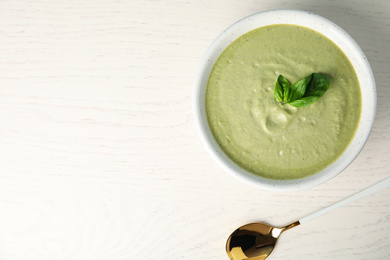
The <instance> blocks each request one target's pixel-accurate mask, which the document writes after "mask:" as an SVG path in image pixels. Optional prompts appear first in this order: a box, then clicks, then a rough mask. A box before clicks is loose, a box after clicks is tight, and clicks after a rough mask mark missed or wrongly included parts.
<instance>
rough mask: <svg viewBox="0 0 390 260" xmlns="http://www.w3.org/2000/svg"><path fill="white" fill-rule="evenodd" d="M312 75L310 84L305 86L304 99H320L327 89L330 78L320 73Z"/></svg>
mask: <svg viewBox="0 0 390 260" xmlns="http://www.w3.org/2000/svg"><path fill="white" fill-rule="evenodd" d="M312 75H313V77H312V80H311V81H310V84H309V85H308V86H307V89H306V93H305V97H309V96H317V97H321V96H322V95H324V94H325V92H326V91H327V90H328V88H329V84H330V77H329V76H327V75H325V74H321V73H313V74H312Z"/></svg>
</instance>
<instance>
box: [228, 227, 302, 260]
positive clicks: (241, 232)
mask: <svg viewBox="0 0 390 260" xmlns="http://www.w3.org/2000/svg"><path fill="white" fill-rule="evenodd" d="M299 224H300V223H299V221H296V222H294V223H291V224H290V225H287V226H284V227H281V228H278V227H273V226H270V225H268V224H265V223H251V224H247V225H244V226H242V227H239V228H238V229H236V230H235V231H234V232H233V233H232V234H231V235H230V237H229V239H228V241H227V243H226V252H227V254H228V256H229V258H230V259H231V260H244V259H248V260H249V259H253V260H263V259H266V258H267V257H268V256H269V255H270V254H271V252H272V250H273V249H274V247H275V245H276V241H277V239H278V237H279V236H280V234H281V233H282V232H283V231H285V230H287V229H290V228H292V227H295V226H297V225H299Z"/></svg>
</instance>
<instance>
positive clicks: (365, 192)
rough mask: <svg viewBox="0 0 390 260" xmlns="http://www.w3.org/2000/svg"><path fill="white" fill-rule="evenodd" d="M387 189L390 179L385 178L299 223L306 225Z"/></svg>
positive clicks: (389, 186)
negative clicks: (339, 208)
mask: <svg viewBox="0 0 390 260" xmlns="http://www.w3.org/2000/svg"><path fill="white" fill-rule="evenodd" d="M387 188H390V177H389V178H386V179H384V180H382V181H380V182H378V183H376V184H374V185H372V186H370V187H368V188H366V189H364V190H362V191H359V192H358V193H355V194H354V195H352V196H350V197H348V198H346V199H344V200H342V201H339V202H337V203H336V204H333V205H331V206H329V207H326V208H324V209H322V210H320V211H317V212H315V213H313V214H311V215H309V216H306V217H304V218H302V219H300V220H299V223H301V224H303V223H306V222H308V221H310V220H312V219H315V218H316V217H319V216H321V215H323V214H326V213H328V212H330V211H332V210H334V209H337V208H338V207H341V206H344V205H346V204H348V203H350V202H353V201H355V200H358V199H361V198H364V197H366V196H368V195H371V194H374V193H376V192H379V191H381V190H384V189H387Z"/></svg>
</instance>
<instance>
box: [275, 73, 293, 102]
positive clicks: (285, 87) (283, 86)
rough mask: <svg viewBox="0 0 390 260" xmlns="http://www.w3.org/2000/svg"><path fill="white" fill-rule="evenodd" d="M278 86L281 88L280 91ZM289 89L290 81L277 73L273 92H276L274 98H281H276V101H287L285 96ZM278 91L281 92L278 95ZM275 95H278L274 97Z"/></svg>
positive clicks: (288, 93)
mask: <svg viewBox="0 0 390 260" xmlns="http://www.w3.org/2000/svg"><path fill="white" fill-rule="evenodd" d="M280 88H281V89H282V91H280ZM290 91H291V84H290V82H289V81H288V80H287V79H286V78H285V77H283V76H282V75H279V77H278V79H277V81H276V86H275V92H278V93H274V96H275V98H276V99H278V98H280V99H281V100H279V99H278V101H280V102H283V103H285V102H287V97H288V96H289V95H290ZM280 93H282V95H279V94H280ZM276 95H277V96H278V98H277V97H276Z"/></svg>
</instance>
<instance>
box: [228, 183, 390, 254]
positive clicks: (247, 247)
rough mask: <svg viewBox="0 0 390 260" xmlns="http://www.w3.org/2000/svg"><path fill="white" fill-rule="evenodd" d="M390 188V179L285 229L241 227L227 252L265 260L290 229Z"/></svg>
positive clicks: (253, 225)
mask: <svg viewBox="0 0 390 260" xmlns="http://www.w3.org/2000/svg"><path fill="white" fill-rule="evenodd" d="M389 187H390V177H389V178H387V179H384V180H383V181H380V182H378V183H376V184H374V185H372V186H370V187H368V188H366V189H364V190H362V191H360V192H358V193H356V194H354V195H352V196H350V197H348V198H346V199H344V200H342V201H340V202H337V203H336V204H333V205H332V206H329V207H327V208H324V209H322V210H320V211H318V212H316V213H313V214H311V215H309V216H307V217H304V218H302V219H300V220H298V221H295V222H293V223H291V224H289V225H287V226H284V227H273V226H270V225H268V224H264V223H251V224H247V225H244V226H242V227H239V228H238V229H236V230H235V231H234V232H233V233H232V234H231V235H230V237H229V238H228V240H227V243H226V252H227V254H228V256H229V258H230V260H263V259H266V258H267V257H268V256H269V255H270V254H271V252H272V250H273V249H274V247H275V244H276V241H277V239H278V237H279V236H280V234H281V233H282V232H284V231H286V230H288V229H290V228H293V227H296V226H298V225H300V224H303V223H306V222H308V221H310V220H312V219H314V218H316V217H319V216H321V215H323V214H325V213H328V212H330V211H332V210H334V209H336V208H338V207H341V206H343V205H346V204H348V203H350V202H352V201H355V200H358V199H361V198H364V197H366V196H368V195H371V194H374V193H376V192H379V191H381V190H384V189H387V188H389Z"/></svg>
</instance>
